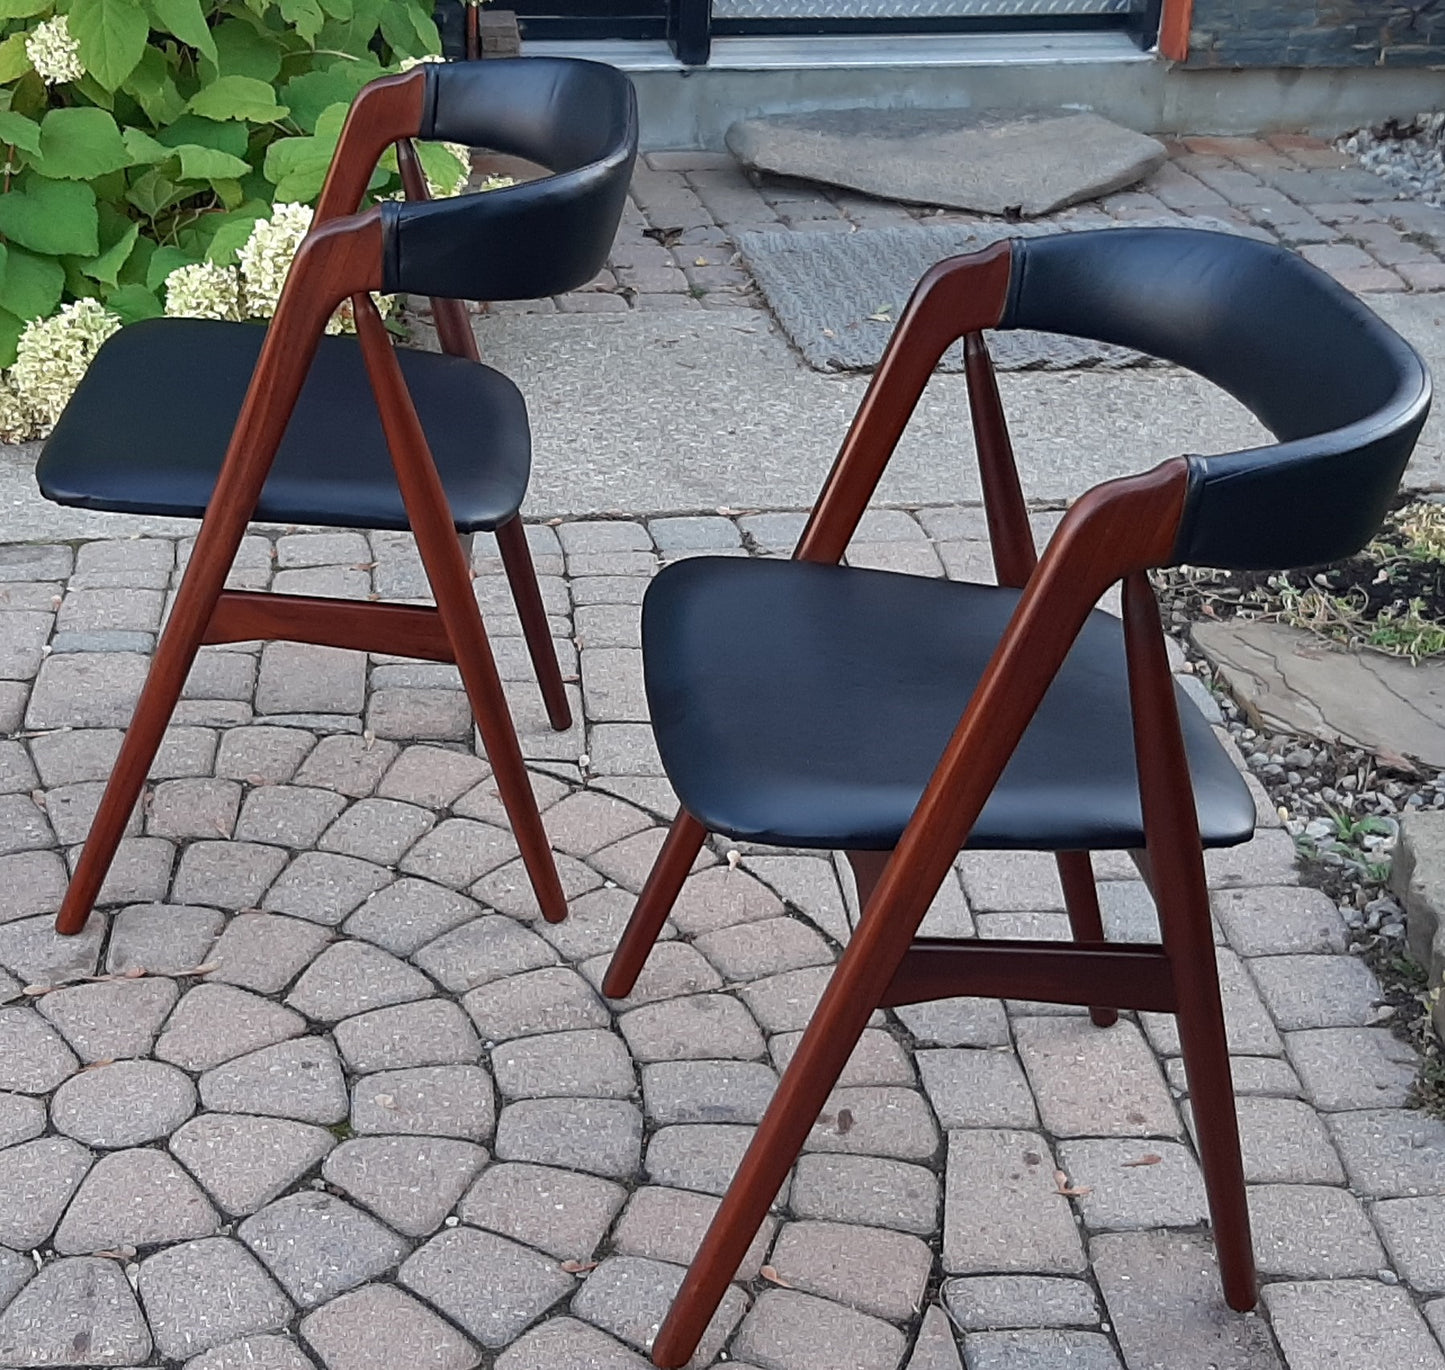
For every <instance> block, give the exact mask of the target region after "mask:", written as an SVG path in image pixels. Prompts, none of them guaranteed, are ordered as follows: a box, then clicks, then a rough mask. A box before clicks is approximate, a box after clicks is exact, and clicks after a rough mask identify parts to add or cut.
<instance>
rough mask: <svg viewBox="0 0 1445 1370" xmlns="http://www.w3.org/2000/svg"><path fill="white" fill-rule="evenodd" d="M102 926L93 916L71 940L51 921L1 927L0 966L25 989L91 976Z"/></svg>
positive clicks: (98, 917)
mask: <svg viewBox="0 0 1445 1370" xmlns="http://www.w3.org/2000/svg"><path fill="white" fill-rule="evenodd" d="M121 845H122V846H124V845H125V844H124V843H122V844H121ZM105 922H106V920H105V916H104V915H103V914H92V915H91V917H90V921H89V922H88V923H87V924H86V925H85V931H84V932H81V933H77V934H76V935H75V936H74V937H61V936H59V935H58V934H57V933H56V931H55V920H54V919H53V918H22V919H20V920H18V921H17V922H14V923H5V924H0V966H4V967H5V968H6V969H7V970H9V971H12V972H13V973H14V974H15V975H16V976H17V977H18V978H19V979H20V981H21V983H22V984H25V985H55V984H59V983H61V982H63V981H65V980H69V979H72V978H74V977H76V976H80V975H90V974H92V973H94V971H95V969H96V965H97V963H98V961H99V959H100V947H101V943H102V942H103V941H104V940H105ZM0 1088H3V1086H0Z"/></svg>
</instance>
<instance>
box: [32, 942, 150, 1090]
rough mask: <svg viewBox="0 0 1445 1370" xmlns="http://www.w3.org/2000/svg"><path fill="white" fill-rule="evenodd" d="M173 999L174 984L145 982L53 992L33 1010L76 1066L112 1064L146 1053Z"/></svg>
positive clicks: (111, 984) (70, 988)
mask: <svg viewBox="0 0 1445 1370" xmlns="http://www.w3.org/2000/svg"><path fill="white" fill-rule="evenodd" d="M114 935H115V934H114V932H112V934H111V936H112V939H113V938H114ZM176 997H177V990H176V985H175V981H173V980H165V979H161V978H159V977H148V978H146V979H143V980H117V981H113V982H112V983H110V984H100V985H73V986H71V987H69V988H67V989H58V990H55V991H54V992H53V993H51V994H46V995H43V996H42V997H41V998H40V999H39V1000H38V1001H37V1007H38V1008H39V1010H40V1012H41V1013H42V1014H44V1015H45V1017H46V1018H47V1019H49V1021H50V1023H51V1025H52V1026H53V1027H55V1028H56V1029H58V1030H59V1032H60V1034H61V1036H63V1037H64V1038H65V1040H66V1041H67V1042H68V1043H69V1044H70V1047H71V1049H72V1050H73V1051H74V1052H75V1054H76V1055H77V1056H79V1057H80V1059H81V1060H82V1061H86V1062H91V1061H113V1060H116V1059H118V1058H119V1057H123V1056H145V1055H147V1054H148V1053H149V1052H150V1050H151V1046H152V1044H153V1043H154V1042H155V1039H156V1033H157V1032H158V1031H160V1026H161V1024H162V1023H163V1022H165V1020H166V1015H167V1014H169V1013H170V1011H171V1009H172V1007H173V1006H174V1005H175V1002H176Z"/></svg>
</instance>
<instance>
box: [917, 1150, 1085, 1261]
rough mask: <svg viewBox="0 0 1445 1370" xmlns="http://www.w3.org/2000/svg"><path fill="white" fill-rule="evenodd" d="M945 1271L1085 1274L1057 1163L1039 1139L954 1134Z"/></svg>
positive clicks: (947, 1194) (948, 1184)
mask: <svg viewBox="0 0 1445 1370" xmlns="http://www.w3.org/2000/svg"><path fill="white" fill-rule="evenodd" d="M943 1268H944V1269H945V1270H946V1271H948V1273H950V1274H973V1273H985V1272H987V1273H992V1272H995V1271H1010V1272H1011V1271H1020V1272H1029V1273H1044V1274H1060V1275H1074V1274H1079V1273H1080V1272H1082V1271H1083V1270H1084V1268H1085V1259H1084V1251H1083V1246H1082V1244H1081V1242H1080V1240H1079V1234H1078V1231H1077V1229H1076V1228H1075V1226H1074V1220H1073V1216H1072V1214H1071V1213H1070V1211H1069V1201H1068V1200H1067V1199H1066V1198H1064V1197H1063V1196H1062V1195H1060V1194H1059V1193H1058V1186H1057V1185H1056V1183H1055V1181H1054V1160H1053V1156H1052V1154H1051V1152H1050V1150H1049V1146H1048V1143H1047V1142H1046V1141H1044V1139H1043V1138H1042V1137H1041V1136H1039V1134H1037V1133H1034V1132H1020V1131H1006V1130H1002V1129H992V1128H988V1129H978V1130H968V1131H960V1132H950V1133H949V1134H948V1172H947V1181H946V1186H945V1192H944V1218H943Z"/></svg>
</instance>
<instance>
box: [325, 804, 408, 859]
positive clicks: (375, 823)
mask: <svg viewBox="0 0 1445 1370" xmlns="http://www.w3.org/2000/svg"><path fill="white" fill-rule="evenodd" d="M435 824H436V815H435V814H434V813H433V812H432V811H431V810H430V809H423V808H421V807H419V806H418V805H416V804H405V803H403V802H402V801H401V800H399V799H361V800H358V801H357V802H356V803H355V804H353V805H352V806H351V807H350V808H349V809H347V810H346V812H345V813H344V814H342V815H341V817H340V818H338V819H337V820H336V821H335V822H334V823H333V824H332V825H331V826H330V827H329V828H328V829H327V830H326V831H325V832H324V833H323V834H322V835H321V840H320V843H319V845H320V846H321V848H322V849H323V850H324V851H334V852H340V853H341V854H342V855H344V856H356V857H361V858H364V859H365V860H368V861H375V862H378V863H379V864H381V865H384V866H389V865H392V864H394V863H395V862H396V861H397V860H399V859H400V857H401V855H402V853H403V852H405V851H406V850H407V849H408V848H409V847H410V846H411V845H412V843H414V842H415V841H416V840H417V839H418V838H419V837H421V836H422V834H423V833H426V832H429V831H430V830H431V828H432V827H434V826H435Z"/></svg>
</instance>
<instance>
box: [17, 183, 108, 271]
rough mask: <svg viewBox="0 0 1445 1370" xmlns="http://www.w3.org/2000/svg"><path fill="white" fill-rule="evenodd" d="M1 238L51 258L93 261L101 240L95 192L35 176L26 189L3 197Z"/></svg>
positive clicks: (80, 185)
mask: <svg viewBox="0 0 1445 1370" xmlns="http://www.w3.org/2000/svg"><path fill="white" fill-rule="evenodd" d="M0 234H4V236H5V237H6V238H8V239H10V240H11V241H12V242H16V243H19V244H20V246H21V247H28V248H30V249H31V250H32V251H34V252H40V253H43V254H45V255H46V256H49V257H58V256H59V255H60V254H61V253H64V252H69V253H74V254H76V255H77V256H81V257H93V256H94V255H95V254H96V252H98V251H99V250H100V244H99V241H98V240H97V219H96V212H95V192H94V191H93V190H92V189H91V188H90V187H89V186H88V185H86V184H84V182H80V181H51V180H47V179H46V178H45V177H43V176H36V175H34V174H33V173H32V174H30V175H28V176H27V177H26V179H25V184H24V186H23V187H19V186H12V188H11V190H10V193H9V194H8V195H0Z"/></svg>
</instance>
